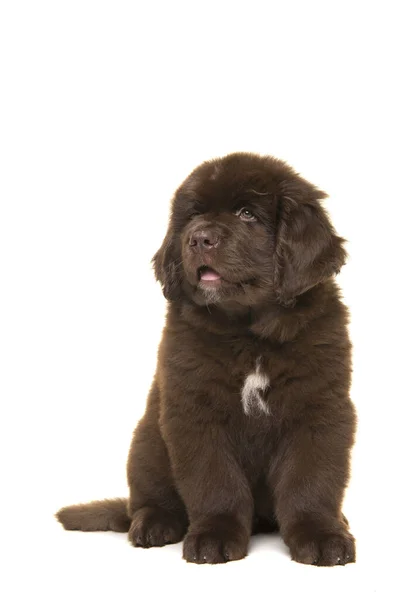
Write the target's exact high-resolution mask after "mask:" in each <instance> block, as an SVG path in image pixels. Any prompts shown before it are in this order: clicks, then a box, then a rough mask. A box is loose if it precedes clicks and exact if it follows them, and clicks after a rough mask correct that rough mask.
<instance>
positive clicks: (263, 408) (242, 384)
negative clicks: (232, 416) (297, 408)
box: [226, 342, 274, 419]
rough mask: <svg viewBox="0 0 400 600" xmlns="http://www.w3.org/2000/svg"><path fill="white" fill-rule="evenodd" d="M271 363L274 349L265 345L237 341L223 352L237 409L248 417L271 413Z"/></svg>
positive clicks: (267, 416) (263, 417)
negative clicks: (225, 352)
mask: <svg viewBox="0 0 400 600" xmlns="http://www.w3.org/2000/svg"><path fill="white" fill-rule="evenodd" d="M273 362H274V355H273V351H272V350H271V348H269V347H268V345H267V344H261V343H253V344H252V343H246V344H240V342H238V343H237V344H234V345H233V346H232V348H231V352H230V353H227V354H226V363H227V367H228V368H227V373H228V374H229V375H228V377H229V380H230V382H233V383H234V385H235V388H236V393H235V396H236V398H237V400H238V402H237V404H238V406H239V408H240V411H241V413H242V414H243V415H244V416H245V417H247V418H250V419H251V418H254V417H256V418H260V419H265V418H269V417H271V416H272V409H271V402H270V393H271V390H272V386H273V376H274V368H273Z"/></svg>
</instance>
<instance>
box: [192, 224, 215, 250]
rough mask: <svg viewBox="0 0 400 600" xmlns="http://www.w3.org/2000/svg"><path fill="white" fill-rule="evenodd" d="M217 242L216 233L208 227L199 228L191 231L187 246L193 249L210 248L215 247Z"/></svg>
mask: <svg viewBox="0 0 400 600" xmlns="http://www.w3.org/2000/svg"><path fill="white" fill-rule="evenodd" d="M218 244H219V237H218V235H217V234H216V233H215V232H213V231H210V230H209V229H199V230H198V231H195V232H194V233H192V235H191V236H190V239H189V246H191V247H192V249H193V250H195V251H199V250H206V251H208V250H212V249H213V248H216V247H217V246H218Z"/></svg>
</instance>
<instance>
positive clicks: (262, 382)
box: [242, 360, 270, 416]
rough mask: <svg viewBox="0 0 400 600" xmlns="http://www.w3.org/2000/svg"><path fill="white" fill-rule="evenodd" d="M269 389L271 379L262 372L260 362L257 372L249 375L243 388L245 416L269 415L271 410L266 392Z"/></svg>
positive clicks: (257, 365)
mask: <svg viewBox="0 0 400 600" xmlns="http://www.w3.org/2000/svg"><path fill="white" fill-rule="evenodd" d="M268 388H269V378H268V376H267V375H266V374H265V373H262V372H261V367H260V361H259V360H257V363H256V370H255V371H253V372H252V373H249V375H247V377H246V379H245V381H244V384H243V387H242V404H243V410H244V414H245V415H253V416H260V415H261V414H264V415H269V414H270V410H269V408H268V405H267V403H266V402H265V399H264V397H265V392H266V391H267V390H268Z"/></svg>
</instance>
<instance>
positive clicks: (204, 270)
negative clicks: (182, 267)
mask: <svg viewBox="0 0 400 600" xmlns="http://www.w3.org/2000/svg"><path fill="white" fill-rule="evenodd" d="M197 279H198V281H200V282H201V283H206V284H209V283H215V282H218V281H221V275H220V274H219V273H218V272H217V271H215V269H212V268H211V267H208V266H206V265H203V266H202V267H199V268H198V269H197Z"/></svg>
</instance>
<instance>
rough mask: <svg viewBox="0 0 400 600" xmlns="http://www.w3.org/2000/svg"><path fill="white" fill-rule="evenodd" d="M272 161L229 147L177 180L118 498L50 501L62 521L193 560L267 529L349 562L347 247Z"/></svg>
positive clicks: (299, 182)
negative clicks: (144, 390)
mask: <svg viewBox="0 0 400 600" xmlns="http://www.w3.org/2000/svg"><path fill="white" fill-rule="evenodd" d="M325 197H326V194H325V193H324V192H322V191H321V190H319V189H318V188H317V187H315V186H314V185H312V184H311V183H309V182H308V181H306V180H305V179H304V178H302V177H301V176H300V175H299V174H297V173H296V172H295V171H294V170H293V169H292V168H291V167H290V166H288V165H287V164H286V163H285V162H283V161H281V160H278V159H276V158H273V157H270V156H260V155H255V154H248V153H235V154H230V155H228V156H225V157H223V158H219V159H215V160H211V161H207V162H205V163H203V164H201V165H200V166H199V167H197V168H196V169H195V170H194V171H193V172H192V173H191V174H190V175H189V177H188V178H187V179H186V180H185V181H184V182H183V184H182V185H181V186H180V187H179V188H178V189H177V191H176V193H175V195H174V198H173V201H172V211H171V217H170V222H169V226H168V230H167V233H166V236H165V239H164V241H163V243H162V245H161V248H160V249H159V250H158V252H157V253H156V254H155V256H154V258H153V265H154V271H155V275H156V278H157V280H158V281H159V282H160V283H161V286H162V289H163V293H164V295H165V297H166V299H167V300H168V309H167V319H166V325H165V329H164V333H163V337H162V340H161V343H160V347H159V352H158V366H157V370H156V374H155V378H154V381H153V384H152V387H151V390H150V393H149V396H148V400H147V408H146V412H145V415H144V416H143V418H142V419H141V421H140V422H139V424H138V426H137V427H136V430H135V432H134V435H133V440H132V444H131V448H130V452H129V457H128V463H127V475H128V483H129V490H130V496H129V499H122V498H116V499H111V500H104V501H96V502H92V503H89V504H81V505H75V506H69V507H65V508H62V509H61V510H60V511H59V512H58V513H57V515H56V516H57V518H58V520H59V521H60V522H61V523H62V525H63V526H64V527H65V529H78V530H84V531H97V530H113V531H120V532H129V533H128V536H129V540H130V541H131V542H132V544H133V545H134V546H139V547H143V548H149V547H152V546H163V545H165V544H172V543H176V542H179V541H181V540H182V539H183V540H184V541H183V557H184V559H186V561H188V562H192V563H198V564H202V563H223V562H227V561H233V560H238V559H242V558H244V557H245V556H246V554H247V551H248V545H249V540H250V536H251V535H252V534H253V533H258V532H270V531H279V532H280V534H281V535H282V537H283V540H284V542H285V543H286V545H287V546H288V548H289V551H290V554H291V557H292V559H293V560H295V561H298V562H300V563H305V564H310V565H325V566H333V565H345V564H346V563H351V562H354V561H355V540H354V537H353V536H352V535H351V533H350V531H349V525H348V522H347V520H346V518H345V517H344V515H343V513H342V501H343V496H344V492H345V488H346V485H347V483H348V478H349V463H350V454H351V448H352V446H353V442H354V436H355V428H356V414H355V410H354V407H353V405H352V402H351V400H350V397H349V388H350V382H351V381H350V380H351V343H350V340H349V336H348V331H347V323H348V311H347V308H346V307H345V306H344V304H343V303H342V301H341V298H340V292H339V288H338V286H337V284H336V283H335V281H334V277H335V275H336V274H337V273H338V272H339V271H340V269H341V267H342V266H343V264H344V263H345V260H346V251H345V248H344V240H343V239H342V238H341V237H339V236H338V235H337V234H336V232H335V230H334V228H333V226H332V224H331V222H330V220H329V218H328V216H327V214H326V212H325V210H324V208H323V207H322V205H321V200H322V199H323V198H325Z"/></svg>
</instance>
